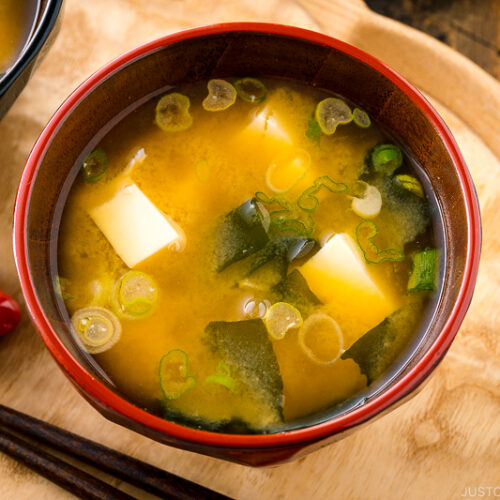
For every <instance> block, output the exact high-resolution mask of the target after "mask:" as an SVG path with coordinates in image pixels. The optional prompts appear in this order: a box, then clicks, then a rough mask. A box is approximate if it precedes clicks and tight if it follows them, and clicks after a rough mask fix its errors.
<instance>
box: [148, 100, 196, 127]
mask: <svg viewBox="0 0 500 500" xmlns="http://www.w3.org/2000/svg"><path fill="white" fill-rule="evenodd" d="M190 106H191V101H190V100H189V97H187V96H185V95H183V94H179V93H178V92H173V93H171V94H167V95H164V96H163V97H162V98H161V99H160V100H159V101H158V104H157V105H156V113H155V123H156V125H158V127H160V128H161V129H162V130H164V131H165V132H181V131H182V130H186V129H188V128H189V127H190V126H191V125H192V124H193V117H192V116H191V113H190V112H189V107H190Z"/></svg>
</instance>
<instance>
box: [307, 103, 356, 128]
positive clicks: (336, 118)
mask: <svg viewBox="0 0 500 500" xmlns="http://www.w3.org/2000/svg"><path fill="white" fill-rule="evenodd" d="M315 117H316V121H317V122H318V124H319V126H320V128H321V131H322V132H323V133H324V134H326V135H332V134H333V133H335V130H337V126H338V125H340V124H345V123H349V122H350V121H352V111H351V108H350V107H349V106H348V105H347V104H346V103H345V102H344V101H343V100H342V99H338V98H337V97H327V98H326V99H323V100H322V101H321V102H319V103H318V105H317V106H316V113H315Z"/></svg>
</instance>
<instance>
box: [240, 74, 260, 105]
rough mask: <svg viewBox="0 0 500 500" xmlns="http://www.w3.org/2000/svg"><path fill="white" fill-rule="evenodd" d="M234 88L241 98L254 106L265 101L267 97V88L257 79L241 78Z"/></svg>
mask: <svg viewBox="0 0 500 500" xmlns="http://www.w3.org/2000/svg"><path fill="white" fill-rule="evenodd" d="M234 87H235V89H236V92H237V93H238V96H239V97H241V98H242V99H243V100H244V101H247V102H251V103H252V104H258V103H259V102H262V101H264V100H265V98H266V96H267V88H266V86H265V85H264V84H263V83H262V82H261V81H260V80H258V79H257V78H249V77H247V78H240V79H239V80H236V81H235V82H234Z"/></svg>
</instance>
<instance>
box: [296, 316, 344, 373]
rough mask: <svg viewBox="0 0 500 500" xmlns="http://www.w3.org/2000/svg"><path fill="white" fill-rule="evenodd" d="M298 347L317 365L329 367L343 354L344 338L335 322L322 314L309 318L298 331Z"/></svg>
mask: <svg viewBox="0 0 500 500" xmlns="http://www.w3.org/2000/svg"><path fill="white" fill-rule="evenodd" d="M298 341H299V346H300V348H301V349H302V350H303V351H304V353H305V354H306V356H307V357H308V358H309V359H310V360H311V361H313V362H314V363H316V364H318V365H331V364H333V363H335V361H337V359H339V357H340V356H341V355H342V353H343V352H344V337H343V335H342V330H341V329H340V327H339V325H338V324H337V322H336V321H335V320H334V319H333V318H332V317H330V316H328V315H327V314H324V313H315V314H312V315H311V316H309V317H308V318H307V319H306V321H304V324H303V326H302V328H301V329H300V331H299V337H298Z"/></svg>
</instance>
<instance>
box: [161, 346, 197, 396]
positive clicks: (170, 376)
mask: <svg viewBox="0 0 500 500" xmlns="http://www.w3.org/2000/svg"><path fill="white" fill-rule="evenodd" d="M159 374H160V387H161V390H162V392H163V395H164V396H165V398H166V399H171V400H172V399H179V398H180V397H181V396H182V395H183V394H184V393H185V392H186V391H188V390H189V389H192V388H193V387H194V386H195V385H196V378H195V377H192V376H190V375H189V363H188V356H187V354H186V353H185V352H184V351H182V350H181V349H173V350H171V351H169V352H168V353H167V354H165V356H163V357H162V358H161V360H160V368H159Z"/></svg>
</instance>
